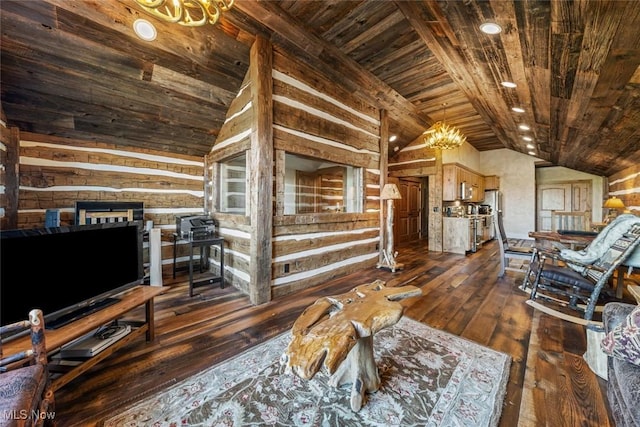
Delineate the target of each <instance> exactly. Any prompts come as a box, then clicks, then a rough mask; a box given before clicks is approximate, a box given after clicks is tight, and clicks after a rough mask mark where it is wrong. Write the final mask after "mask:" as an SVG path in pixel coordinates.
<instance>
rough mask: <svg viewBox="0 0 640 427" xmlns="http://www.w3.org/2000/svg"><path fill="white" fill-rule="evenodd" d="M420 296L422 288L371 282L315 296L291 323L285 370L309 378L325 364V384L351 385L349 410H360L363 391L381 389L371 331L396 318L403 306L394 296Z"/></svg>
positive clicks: (401, 311)
mask: <svg viewBox="0 0 640 427" xmlns="http://www.w3.org/2000/svg"><path fill="white" fill-rule="evenodd" d="M419 295H422V290H421V289H419V288H416V287H415V286H403V287H399V288H387V287H386V286H385V282H383V281H381V280H376V281H374V282H373V283H369V284H364V285H360V286H357V287H355V288H354V289H352V290H351V291H349V292H347V293H345V294H341V295H336V296H330V297H324V298H320V299H318V300H316V302H315V303H314V304H313V305H311V306H309V307H308V308H307V309H306V310H305V311H304V312H303V313H302V314H301V315H300V317H298V319H297V320H296V321H295V323H294V324H293V328H292V329H291V333H292V338H291V341H290V343H289V346H288V347H287V350H286V351H285V354H284V355H283V360H284V362H285V363H286V365H287V368H288V370H290V371H293V372H294V373H295V374H296V375H298V376H299V377H301V378H304V379H311V378H313V376H314V375H315V374H316V373H317V372H318V371H319V370H320V368H321V367H322V365H324V366H325V368H326V369H327V371H328V372H329V374H330V375H331V378H330V379H329V385H331V386H332V387H340V386H341V385H343V384H352V387H351V409H352V410H353V411H355V412H357V411H359V410H360V408H361V407H362V405H363V403H364V399H365V393H367V392H369V393H372V392H375V391H377V390H378V389H379V388H380V376H379V375H378V368H377V367H376V364H375V359H374V355H373V336H374V334H375V333H376V332H378V331H380V330H382V329H384V328H386V327H388V326H392V325H395V324H396V323H397V322H398V320H400V318H401V317H402V313H403V311H404V307H403V306H402V305H401V304H400V303H399V302H398V301H399V300H401V299H404V298H410V297H414V296H419Z"/></svg>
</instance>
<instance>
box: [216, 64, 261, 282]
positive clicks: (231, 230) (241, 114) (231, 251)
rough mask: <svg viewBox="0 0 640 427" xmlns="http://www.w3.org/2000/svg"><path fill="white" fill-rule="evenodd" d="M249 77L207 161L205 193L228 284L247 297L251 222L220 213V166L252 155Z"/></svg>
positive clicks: (242, 216) (228, 112) (246, 77)
mask: <svg viewBox="0 0 640 427" xmlns="http://www.w3.org/2000/svg"><path fill="white" fill-rule="evenodd" d="M249 77H250V75H249V73H247V75H246V76H245V79H244V81H243V82H242V86H241V87H240V90H239V91H238V94H237V95H236V97H235V98H234V99H233V101H232V102H231V105H230V106H229V109H228V110H227V116H226V120H225V123H224V125H223V126H222V128H221V129H220V133H219V134H218V138H217V139H216V142H215V144H214V145H213V147H212V148H211V151H210V152H209V154H208V155H207V156H206V157H205V162H206V170H207V180H206V183H205V192H206V193H207V194H208V195H209V198H208V199H207V210H208V211H209V212H210V214H211V216H212V217H213V218H214V219H215V220H216V222H217V223H218V233H219V234H220V236H222V237H223V238H224V241H225V249H224V255H225V259H224V267H225V271H224V276H225V282H226V283H227V284H231V285H232V286H234V287H236V288H237V289H239V290H241V291H242V292H244V293H245V294H247V295H249V294H250V286H251V275H250V272H249V271H250V263H251V259H250V258H251V257H250V255H249V252H250V249H251V233H252V229H251V221H250V218H249V217H248V216H245V215H232V214H228V213H221V212H218V211H217V207H218V206H219V196H220V193H219V189H218V175H219V164H218V162H220V161H222V160H226V159H229V158H232V157H235V156H237V155H239V154H242V153H246V152H249V150H250V149H251V124H252V121H253V116H254V110H253V103H252V98H251V80H250V78H249Z"/></svg>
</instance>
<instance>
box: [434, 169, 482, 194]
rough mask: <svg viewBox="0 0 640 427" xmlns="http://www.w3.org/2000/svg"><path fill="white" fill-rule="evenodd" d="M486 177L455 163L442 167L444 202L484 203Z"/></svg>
mask: <svg viewBox="0 0 640 427" xmlns="http://www.w3.org/2000/svg"><path fill="white" fill-rule="evenodd" d="M484 190H485V183H484V176H482V175H480V174H477V173H475V172H473V171H471V170H469V169H466V168H464V167H462V166H459V165H457V164H455V163H448V164H446V165H443V166H442V200H443V201H447V202H450V201H454V200H463V201H465V202H472V203H476V202H482V201H483V200H484Z"/></svg>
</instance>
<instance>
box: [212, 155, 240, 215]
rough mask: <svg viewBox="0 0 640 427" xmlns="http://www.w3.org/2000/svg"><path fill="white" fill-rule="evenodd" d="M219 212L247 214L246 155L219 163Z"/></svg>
mask: <svg viewBox="0 0 640 427" xmlns="http://www.w3.org/2000/svg"><path fill="white" fill-rule="evenodd" d="M219 188H220V199H219V200H220V206H219V209H218V210H219V211H220V212H225V213H232V214H238V215H244V214H245V213H246V212H247V154H246V153H243V154H241V155H240V156H236V157H233V158H231V159H229V160H225V161H223V162H220V185H219Z"/></svg>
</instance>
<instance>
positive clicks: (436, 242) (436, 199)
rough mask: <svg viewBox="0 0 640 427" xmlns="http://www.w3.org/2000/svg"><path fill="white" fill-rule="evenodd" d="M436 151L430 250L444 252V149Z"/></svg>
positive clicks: (431, 182)
mask: <svg viewBox="0 0 640 427" xmlns="http://www.w3.org/2000/svg"><path fill="white" fill-rule="evenodd" d="M435 151H436V173H435V175H433V176H432V177H429V207H431V208H433V207H438V211H437V212H435V211H434V210H433V209H431V212H429V250H430V251H436V252H442V179H443V178H442V150H435Z"/></svg>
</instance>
